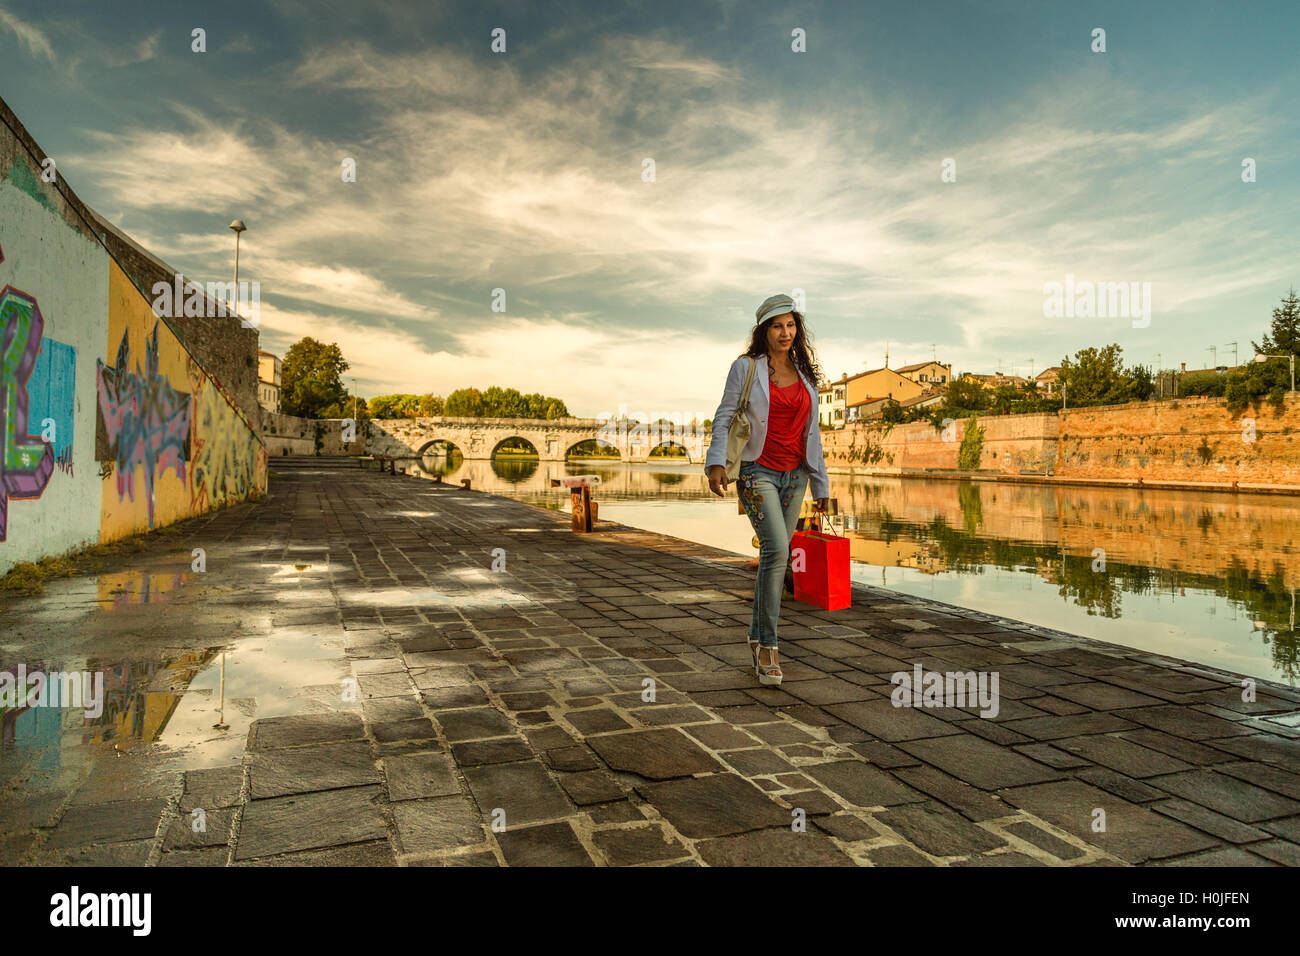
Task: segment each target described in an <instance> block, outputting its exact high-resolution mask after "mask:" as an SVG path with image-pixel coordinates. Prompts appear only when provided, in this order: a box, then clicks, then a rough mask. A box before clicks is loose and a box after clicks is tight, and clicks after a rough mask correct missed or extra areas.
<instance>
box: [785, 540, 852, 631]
mask: <svg viewBox="0 0 1300 956" xmlns="http://www.w3.org/2000/svg"><path fill="white" fill-rule="evenodd" d="M790 554H791V559H792V560H791V563H792V564H793V565H794V597H795V600H796V601H802V602H803V603H804V604H811V605H813V606H815V607H819V608H822V609H823V610H826V611H838V610H841V609H843V608H846V607H849V606H850V605H851V604H852V601H853V597H852V595H853V591H852V587H851V585H850V583H849V539H848V538H846V537H844V536H843V535H838V534H834V533H833V532H832V533H830V534H827V533H825V532H824V531H797V532H795V535H794V537H793V538H792V539H791V541H790Z"/></svg>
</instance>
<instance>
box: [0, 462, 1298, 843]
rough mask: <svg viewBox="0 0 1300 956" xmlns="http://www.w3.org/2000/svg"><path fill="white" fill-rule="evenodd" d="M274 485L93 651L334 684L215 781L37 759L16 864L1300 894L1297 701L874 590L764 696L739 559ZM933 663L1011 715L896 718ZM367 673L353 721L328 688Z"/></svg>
mask: <svg viewBox="0 0 1300 956" xmlns="http://www.w3.org/2000/svg"><path fill="white" fill-rule="evenodd" d="M276 470H277V472H278V475H279V476H278V477H277V478H275V479H273V481H272V488H271V494H270V496H269V497H268V498H267V499H266V500H265V501H262V502H257V503H252V504H245V505H239V506H236V507H232V508H229V509H226V510H223V511H219V512H214V513H212V514H211V515H208V516H205V517H203V518H201V519H197V520H195V521H192V522H187V523H186V525H185V526H184V528H183V529H182V532H183V534H184V543H185V544H186V548H185V549H176V548H175V545H174V544H169V543H168V542H167V541H166V540H165V539H164V536H159V537H157V538H154V539H149V545H148V547H147V549H146V551H145V552H142V553H141V554H138V555H126V556H122V557H121V558H120V560H121V562H123V565H124V566H123V570H133V569H136V568H139V569H142V570H146V571H147V570H151V569H152V570H159V569H163V568H167V567H171V564H174V563H175V562H177V561H180V560H181V559H182V558H183V559H184V564H185V566H188V562H189V558H188V555H189V550H188V548H189V547H190V546H191V545H190V539H193V541H194V542H196V544H195V546H197V543H201V544H202V545H203V546H205V547H206V548H208V551H209V559H208V560H209V564H208V567H209V571H208V572H207V574H206V575H205V576H204V578H203V581H202V583H194V584H187V585H185V587H183V588H182V589H181V590H180V593H179V594H178V596H177V598H176V600H175V601H174V602H173V603H159V604H156V605H151V606H150V607H147V608H134V609H132V608H127V609H125V611H123V610H118V611H117V612H114V614H113V615H110V614H107V613H104V612H102V611H91V612H90V613H91V615H92V616H91V618H90V621H89V623H88V624H87V625H86V631H87V633H88V634H93V635H94V639H95V642H96V646H97V647H98V648H99V649H100V651H99V653H103V651H102V648H103V647H106V646H115V645H118V644H120V645H121V646H122V647H124V648H128V647H129V648H130V653H131V654H133V655H136V658H137V659H145V658H148V657H149V655H150V654H153V655H155V656H156V658H157V660H158V661H159V662H161V663H162V664H163V665H167V661H168V660H169V658H168V655H169V654H170V655H172V656H174V655H175V651H176V648H175V646H174V645H173V646H168V645H166V644H164V643H163V642H162V640H161V638H160V636H158V635H159V634H160V632H162V631H164V630H165V632H166V634H168V635H184V636H185V638H186V639H189V640H192V641H194V642H195V643H191V644H187V645H186V646H187V647H192V648H195V649H198V650H203V649H207V648H212V647H216V646H218V644H220V646H222V647H224V648H226V649H227V650H228V653H233V654H235V655H238V654H239V653H240V647H241V643H240V642H241V641H243V640H248V639H251V640H257V641H260V642H262V643H261V644H260V645H259V653H267V652H271V653H274V651H275V650H276V647H277V644H276V641H277V640H279V641H281V642H291V641H299V642H301V641H303V640H304V639H306V640H308V641H316V642H317V646H318V648H319V654H318V655H317V656H319V657H320V658H321V659H322V661H323V662H324V665H325V666H323V667H320V668H317V669H316V670H315V671H314V672H313V676H312V678H311V679H309V680H307V681H304V682H302V686H296V685H294V683H293V682H294V678H293V676H292V672H291V671H290V670H285V671H282V672H280V673H269V675H268V676H271V677H273V678H274V679H275V680H276V681H278V682H279V683H280V684H281V685H282V688H283V690H282V693H283V694H284V696H283V697H282V698H277V697H275V696H273V695H268V696H267V697H264V698H260V697H249V698H248V699H247V701H242V702H241V701H240V700H239V699H237V700H236V701H230V700H228V701H227V704H228V706H233V707H236V708H238V707H246V708H247V709H248V714H249V717H250V719H248V720H247V721H246V722H245V724H242V725H240V727H246V728H247V729H246V739H241V738H240V737H238V736H237V737H235V739H234V740H233V741H230V743H233V744H235V745H236V747H237V749H233V748H228V749H227V750H226V751H223V752H222V756H221V758H220V759H218V760H215V762H214V760H213V759H211V758H209V759H208V760H207V762H206V763H200V762H198V761H195V762H188V761H189V756H188V753H189V752H188V751H187V749H186V748H185V747H181V748H173V749H164V748H161V747H159V746H157V745H155V744H152V743H151V742H150V741H148V740H145V741H141V742H140V743H139V744H137V745H136V746H135V747H134V748H133V749H132V750H131V751H130V752H129V753H125V754H124V753H123V752H121V751H119V752H113V751H111V750H109V749H108V748H101V749H95V748H89V747H88V748H84V750H81V751H76V752H77V753H78V754H80V753H85V754H86V755H87V758H86V762H85V764H84V766H78V765H77V764H75V763H73V764H70V765H68V766H63V767H62V768H61V769H59V770H58V771H54V772H52V771H50V770H49V769H48V768H47V767H43V766H41V764H40V762H39V760H36V759H34V758H35V756H37V755H27V754H17V758H18V759H13V760H8V761H6V765H5V766H3V767H0V780H2V781H3V783H4V787H3V788H0V849H2V852H3V858H4V860H5V861H6V862H16V863H37V864H40V863H55V862H74V863H75V862H82V863H108V864H114V865H163V866H209V865H267V866H297V865H327V866H331V865H341V866H372V865H379V866H383V865H393V864H394V863H396V864H398V865H404V866H495V865H525V866H528V865H565V866H568V865H574V866H587V865H592V864H595V865H602V866H604V865H613V866H628V865H648V866H665V865H700V864H704V865H784V864H792V863H793V864H795V865H818V866H820V865H828V866H829V865H869V866H882V865H883V866H966V865H971V866H1043V865H1048V866H1097V865H1129V864H1139V865H1140V864H1159V865H1169V864H1171V865H1215V864H1229V865H1295V864H1296V852H1297V843H1298V841H1300V774H1297V773H1296V772H1295V771H1296V768H1297V767H1300V692H1297V691H1296V689H1294V688H1286V687H1280V686H1276V685H1272V684H1269V683H1268V682H1261V683H1260V684H1259V687H1258V694H1257V697H1256V700H1255V701H1253V702H1249V703H1247V702H1243V701H1241V700H1240V681H1239V678H1238V677H1237V675H1233V674H1228V673H1219V672H1216V671H1214V670H1213V669H1212V668H1206V667H1202V666H1193V665H1190V664H1187V663H1185V662H1181V661H1177V660H1174V659H1166V658H1161V657H1158V656H1156V655H1151V654H1146V653H1144V652H1138V651H1132V650H1128V649H1125V648H1120V647H1114V646H1110V645H1105V644H1101V643H1099V642H1095V641H1089V640H1087V639H1084V638H1078V637H1074V636H1072V635H1068V634H1064V633H1062V632H1059V631H1054V630H1051V629H1047V628H1039V627H1035V626H1033V625H1028V624H1024V623H1022V622H1016V621H1010V620H1006V619H1002V618H999V617H997V616H995V615H991V614H986V613H983V612H974V611H968V610H965V609H962V608H959V607H954V606H951V605H945V604H940V603H938V602H933V601H928V600H925V599H921V598H915V597H911V596H906V595H900V594H895V593H892V592H888V591H885V590H881V589H876V588H870V587H861V586H855V589H854V604H853V607H851V608H848V609H844V610H842V611H835V612H825V611H821V610H820V609H817V608H811V607H808V606H806V605H802V604H799V603H797V602H793V601H787V602H786V604H785V606H784V607H783V608H782V612H781V616H782V624H781V627H782V640H783V663H785V665H786V666H785V669H786V672H787V679H786V681H785V683H784V684H783V685H782V686H781V687H779V688H768V687H762V686H760V685H759V684H758V683H757V680H756V678H755V677H754V674H753V672H752V668H751V667H749V666H747V665H748V662H749V659H750V658H749V650H748V648H747V646H746V645H745V633H746V629H747V625H748V623H749V619H750V613H751V612H750V598H751V595H752V587H753V570H752V568H751V567H749V565H748V561H747V559H746V558H744V557H742V556H738V555H732V554H729V553H726V552H722V551H718V550H716V549H713V548H709V547H707V546H703V545H696V544H693V543H691V542H687V541H683V540H681V539H676V538H671V537H667V536H663V535H657V534H653V533H650V532H643V531H638V530H636V529H631V528H626V527H624V526H620V525H615V524H611V523H608V522H602V523H601V524H600V525H598V531H597V532H596V533H593V534H590V535H575V534H573V533H572V531H571V530H570V528H569V526H568V518H567V516H565V515H563V514H557V513H555V512H552V511H548V510H546V509H540V508H534V507H531V506H529V505H526V504H523V503H520V502H516V501H511V500H508V499H504V498H497V497H493V496H488V495H483V494H480V493H477V492H470V491H465V490H463V489H460V488H457V487H454V486H450V485H445V484H444V485H435V484H432V483H429V482H426V481H423V480H418V479H414V478H407V477H403V476H381V475H377V474H375V473H372V472H361V471H359V470H358V469H356V468H355V466H354V465H351V466H349V465H348V464H346V463H345V464H344V465H342V466H334V465H331V464H329V463H323V462H317V461H313V460H305V461H301V462H295V461H293V460H287V461H284V462H281V461H277V462H276ZM497 547H500V548H503V549H505V552H506V554H507V556H508V568H509V571H508V572H506V571H502V572H496V571H493V570H492V562H491V552H492V549H493V548H497ZM168 562H171V564H169V563H168ZM300 566H303V568H301V569H300ZM286 568H287V569H293V573H292V574H289V573H286V571H285V569H286ZM78 588H84V582H82V581H79V580H78V579H76V578H72V579H67V580H64V581H56V582H52V584H51V585H50V587H49V590H48V592H47V594H46V595H45V596H43V597H41V598H31V599H15V600H10V599H8V598H6V599H4V603H2V604H0V627H3V628H4V629H5V631H6V635H7V640H11V641H12V646H13V647H14V648H16V649H18V650H19V651H21V652H22V653H25V654H26V655H27V656H28V659H31V660H35V659H39V657H40V656H41V655H43V654H45V653H47V652H48V651H49V649H50V648H51V647H56V648H57V647H58V646H59V645H58V641H59V640H60V639H61V638H60V637H59V634H60V633H64V632H62V631H61V630H60V629H59V627H58V625H57V621H58V619H59V615H60V614H64V613H66V611H65V610H64V608H65V605H67V606H74V605H75V604H76V602H77V601H80V600H83V596H82V592H81V591H78V590H77V589H78ZM77 613H78V614H82V615H84V614H85V613H87V612H86V611H85V610H81V609H79V610H78V611H77ZM225 615H229V616H225ZM164 617H165V626H164V625H163V624H162V623H161V622H163V621H164ZM11 634H12V637H11V638H10V636H9V635H11ZM218 634H219V635H220V638H219V640H214V635H218ZM231 634H239V635H241V636H239V637H236V638H231V637H230V635H231ZM151 635H152V636H151ZM170 639H174V638H170ZM151 641H152V643H151ZM204 641H212V643H207V644H205V643H203V642H204ZM221 642H225V643H221ZM263 649H264V650H263ZM264 660H265V661H267V662H270V661H271V660H272V657H271V656H270V654H268V656H267V657H266V658H264ZM917 664H920V665H921V666H922V667H923V668H926V669H931V670H937V669H942V670H945V671H947V670H956V671H971V670H976V671H985V670H992V671H996V672H997V673H999V675H1000V689H1001V701H1000V712H999V714H998V715H997V716H996V717H995V718H993V719H986V718H984V717H982V716H981V715H980V714H979V713H978V708H972V707H965V708H961V709H958V708H942V707H937V708H936V707H926V708H924V709H921V708H915V707H902V708H900V707H895V706H894V705H893V703H892V701H891V700H890V693H891V691H892V690H893V685H892V684H891V682H890V678H891V676H892V675H893V674H894V673H896V672H899V671H903V672H909V673H910V672H911V670H912V668H913V667H914V666H915V665H917ZM167 666H170V665H167ZM209 666H210V665H209ZM177 673H179V672H177ZM346 676H351V677H354V678H355V679H356V682H357V683H356V686H357V688H358V691H359V693H358V700H357V701H356V702H355V703H351V704H347V703H344V702H343V701H342V700H341V699H340V695H339V693H338V685H337V684H330V683H328V682H329V681H330V680H334V679H335V678H340V679H341V678H342V677H346ZM178 686H179V692H180V693H181V694H182V695H183V694H185V693H188V692H187V691H186V690H185V689H184V681H183V680H182V681H180V683H179V685H178ZM209 686H211V685H209ZM647 687H650V688H652V689H653V692H654V693H653V696H652V697H651V698H647V697H646V696H644V695H646V693H647ZM253 693H262V691H260V690H259V691H255V692H253ZM182 701H184V698H182ZM286 701H288V702H292V703H288V704H286ZM268 706H278V707H280V708H281V709H279V710H274V709H272V710H268ZM286 707H289V708H294V707H296V708H298V710H294V711H291V712H288V713H286V710H285V709H284V708H286ZM259 712H260V713H259ZM232 732H234V731H232ZM238 733H239V734H244V733H245V731H244V730H242V729H241V730H239V731H238ZM216 745H221V746H227V744H225V743H223V742H222V741H221V739H220V735H219V734H216V733H215V732H214V734H212V735H209V739H205V740H196V741H195V742H194V744H193V746H194V748H195V753H196V754H198V753H200V752H205V753H206V752H207V751H204V749H203V748H205V747H209V748H210V747H212V746H216ZM98 754H103V755H102V756H94V755H98ZM29 757H30V758H32V759H28V758H29ZM217 764H219V765H217ZM16 794H21V796H15V795H16ZM196 808H201V809H203V810H204V812H205V813H206V815H207V817H206V822H207V827H206V830H204V831H202V832H195V831H194V830H193V829H192V827H191V821H192V816H191V811H193V810H194V809H196ZM1096 811H1104V818H1105V827H1104V829H1098V828H1096V824H1097V821H1098V816H1097V813H1096Z"/></svg>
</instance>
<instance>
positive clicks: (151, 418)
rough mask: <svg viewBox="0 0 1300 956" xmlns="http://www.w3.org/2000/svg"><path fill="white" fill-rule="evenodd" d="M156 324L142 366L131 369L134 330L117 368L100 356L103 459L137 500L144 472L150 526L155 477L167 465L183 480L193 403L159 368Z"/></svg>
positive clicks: (123, 490)
mask: <svg viewBox="0 0 1300 956" xmlns="http://www.w3.org/2000/svg"><path fill="white" fill-rule="evenodd" d="M158 325H159V323H158V322H155V323H154V326H153V332H152V333H151V334H150V335H149V336H148V338H147V339H146V340H145V359H144V370H143V372H142V371H141V370H140V363H139V360H138V358H137V360H136V364H135V367H134V369H132V367H131V346H130V336H131V333H130V331H129V330H128V331H125V332H123V333H122V341H121V344H120V345H118V347H117V364H116V365H115V366H113V367H111V368H110V367H109V366H107V365H105V364H104V363H103V362H102V361H100V360H98V359H97V360H96V363H95V364H96V368H95V383H96V387H97V389H98V393H99V415H100V422H101V424H102V427H103V431H104V435H105V439H106V441H107V444H108V447H107V448H106V449H105V454H103V455H101V456H98V457H100V458H101V460H111V461H114V462H115V464H116V478H117V496H118V499H119V500H120V499H121V498H122V497H123V496H124V495H125V496H126V497H127V498H128V499H129V500H130V501H132V502H134V501H135V470H136V467H137V466H139V467H140V468H141V471H142V472H143V475H144V485H145V487H144V493H145V501H146V504H147V505H148V509H149V527H150V528H152V527H153V523H154V497H153V494H154V480H155V478H157V477H161V476H162V475H163V473H164V472H166V470H167V469H168V468H171V469H172V470H173V471H175V473H176V475H177V477H179V478H180V480H181V481H182V482H184V481H185V479H186V474H185V463H186V462H187V461H188V460H189V457H190V449H189V444H190V422H191V415H192V410H193V401H192V399H191V397H190V396H189V395H187V394H186V393H184V392H181V391H178V390H177V389H174V388H172V387H171V385H170V384H169V383H168V381H167V377H166V376H165V375H161V374H159V371H158Z"/></svg>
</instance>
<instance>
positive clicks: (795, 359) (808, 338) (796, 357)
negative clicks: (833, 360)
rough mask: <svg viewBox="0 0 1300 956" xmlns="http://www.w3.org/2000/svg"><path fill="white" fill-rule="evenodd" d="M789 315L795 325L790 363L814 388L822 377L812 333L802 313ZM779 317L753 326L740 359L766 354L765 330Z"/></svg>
mask: <svg viewBox="0 0 1300 956" xmlns="http://www.w3.org/2000/svg"><path fill="white" fill-rule="evenodd" d="M790 315H793V316H794V325H795V334H794V344H793V345H791V346H790V361H791V362H792V363H793V364H794V367H795V368H796V369H798V370H799V372H800V373H802V374H803V375H804V377H805V378H807V379H808V380H809V381H810V382H812V383H813V385H814V386H818V385H821V383H822V378H823V377H824V376H823V375H822V367H821V366H820V365H818V364H817V351H816V350H815V349H814V348H813V344H812V333H810V332H809V331H808V329H807V327H806V326H805V325H804V321H803V313H802V312H791V313H790ZM780 317H781V316H779V315H774V316H772V318H770V319H768V320H767V321H766V322H760V323H759V324H758V325H756V326H754V334H753V335H751V336H750V339H749V348H748V349H746V350H745V351H744V352H743V353H742V357H743V356H744V355H748V356H749V357H750V358H758V357H759V356H760V355H766V354H767V330H768V329H769V328H771V327H772V323H773V322H774V321H776V320H777V319H779V318H780Z"/></svg>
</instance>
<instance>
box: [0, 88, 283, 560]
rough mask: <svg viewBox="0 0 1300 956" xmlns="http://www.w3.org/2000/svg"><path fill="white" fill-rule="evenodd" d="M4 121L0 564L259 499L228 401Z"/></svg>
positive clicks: (259, 462)
mask: <svg viewBox="0 0 1300 956" xmlns="http://www.w3.org/2000/svg"><path fill="white" fill-rule="evenodd" d="M0 120H3V125H0V442H2V443H3V444H2V446H0V574H3V573H4V572H5V571H7V570H8V569H9V568H11V567H12V566H13V565H14V564H16V563H18V562H20V561H31V560H36V559H38V558H41V557H44V556H46V555H51V554H61V553H63V552H66V551H69V550H73V549H77V548H80V547H83V546H86V545H90V544H94V543H97V542H100V541H110V540H113V539H115V538H120V537H123V536H126V535H130V534H134V533H137V532H141V531H148V530H151V529H153V528H156V527H160V526H162V525H166V524H169V523H171V522H174V521H178V520H181V519H183V518H188V517H192V516H194V515H196V514H201V513H203V512H205V511H208V510H210V509H213V508H218V507H222V506H225V505H228V504H231V503H233V502H237V501H243V500H247V499H249V498H256V497H259V496H261V495H262V494H264V493H265V491H266V451H265V448H264V447H263V445H262V443H261V441H260V440H259V439H258V437H257V435H256V433H255V431H254V429H253V428H251V427H250V426H249V424H248V422H247V420H246V418H245V417H244V415H243V413H242V412H241V411H240V410H239V407H238V405H237V403H236V402H234V401H232V399H231V396H230V395H229V393H228V392H227V391H226V390H225V389H223V387H222V385H221V383H220V382H218V381H216V380H214V379H213V378H212V376H211V375H210V374H209V372H208V371H207V370H205V368H203V367H201V366H200V364H199V361H198V360H196V359H195V357H194V355H193V354H192V353H191V352H190V351H189V350H188V349H187V348H186V347H185V344H184V342H182V341H181V339H180V338H178V336H177V333H176V332H175V331H174V330H173V328H172V327H171V326H170V325H169V324H168V320H167V318H160V317H159V316H157V315H155V314H154V312H153V309H152V307H151V303H150V300H149V298H148V297H146V295H145V294H144V293H143V292H142V291H141V290H140V289H139V288H138V287H137V285H136V284H135V283H134V282H133V281H132V279H131V278H130V277H129V276H128V275H127V273H126V272H124V271H123V269H122V267H121V266H120V265H119V263H118V262H117V261H116V260H115V259H114V257H113V256H112V255H111V254H110V252H109V251H108V248H106V246H105V243H104V236H103V235H101V233H100V232H98V231H97V230H96V226H95V225H94V224H95V223H96V222H97V220H96V218H95V216H94V215H93V213H92V212H91V211H90V210H89V209H88V208H87V207H85V206H84V204H82V203H81V201H80V200H79V199H78V198H77V197H76V196H75V194H73V193H72V192H71V190H70V189H69V188H68V187H67V185H66V183H62V182H60V181H59V179H58V177H57V175H56V176H50V175H49V173H48V172H47V171H46V170H45V169H44V168H43V165H42V161H43V160H44V158H45V157H44V154H43V153H42V152H41V150H40V147H39V146H37V145H36V144H35V143H34V142H33V141H32V140H31V138H30V136H28V134H27V132H26V130H25V129H23V127H22V125H21V123H19V122H18V120H17V118H16V117H14V116H13V114H12V112H11V111H10V110H9V108H8V106H7V104H5V103H4V102H3V101H2V100H0ZM43 173H44V175H43ZM251 341H252V349H253V352H252V355H253V356H254V359H253V360H254V362H255V356H256V351H255V350H256V337H255V336H253V337H252V339H251ZM241 342H242V340H241ZM241 347H242V346H241Z"/></svg>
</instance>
